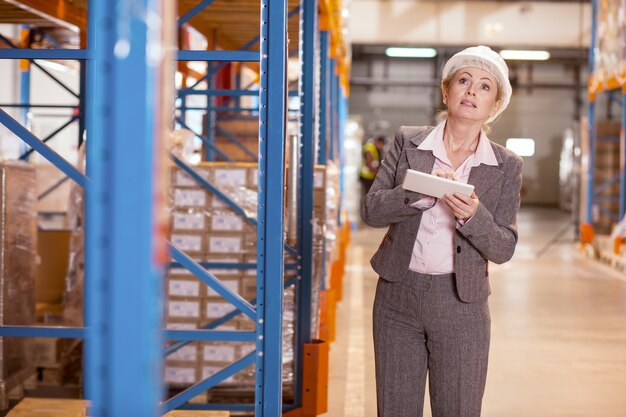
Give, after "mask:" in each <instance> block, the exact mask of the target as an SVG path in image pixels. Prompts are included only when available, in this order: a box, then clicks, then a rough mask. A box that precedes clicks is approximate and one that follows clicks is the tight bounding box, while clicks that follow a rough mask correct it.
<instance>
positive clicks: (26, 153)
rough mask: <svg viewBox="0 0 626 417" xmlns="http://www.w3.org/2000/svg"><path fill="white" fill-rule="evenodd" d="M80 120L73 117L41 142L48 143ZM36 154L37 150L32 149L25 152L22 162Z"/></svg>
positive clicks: (21, 157)
mask: <svg viewBox="0 0 626 417" xmlns="http://www.w3.org/2000/svg"><path fill="white" fill-rule="evenodd" d="M76 119H78V116H73V117H72V118H70V120H68V121H67V122H65V123H63V124H62V125H61V126H59V127H58V128H57V129H55V130H54V131H53V132H52V133H50V134H49V135H48V136H46V137H45V138H43V139H42V140H41V141H42V142H43V143H46V142H48V141H49V140H50V139H52V138H53V137H55V136H56V135H57V134H59V133H60V132H61V131H62V130H63V129H65V128H66V127H68V126H69V125H71V124H72V123H74V121H75V120H76ZM33 152H35V150H34V149H33V148H30V149H29V150H27V151H26V152H24V153H23V154H22V156H20V159H21V160H26V159H28V156H29V155H30V154H31V153H33Z"/></svg>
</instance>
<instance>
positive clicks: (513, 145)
mask: <svg viewBox="0 0 626 417" xmlns="http://www.w3.org/2000/svg"><path fill="white" fill-rule="evenodd" d="M506 148H507V149H510V150H512V151H513V152H515V153H516V154H518V155H519V156H533V155H534V154H535V139H531V138H508V139H507V140H506Z"/></svg>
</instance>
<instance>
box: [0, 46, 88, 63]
mask: <svg viewBox="0 0 626 417" xmlns="http://www.w3.org/2000/svg"><path fill="white" fill-rule="evenodd" d="M0 59H59V60H85V59H89V53H88V50H87V49H30V48H17V49H0Z"/></svg>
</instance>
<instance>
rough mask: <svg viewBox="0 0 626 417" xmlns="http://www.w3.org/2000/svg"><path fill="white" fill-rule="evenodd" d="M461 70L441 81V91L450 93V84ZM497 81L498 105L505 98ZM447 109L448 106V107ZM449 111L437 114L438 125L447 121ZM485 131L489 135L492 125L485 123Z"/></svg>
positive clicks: (445, 110)
mask: <svg viewBox="0 0 626 417" xmlns="http://www.w3.org/2000/svg"><path fill="white" fill-rule="evenodd" d="M459 69H460V68H457V69H456V70H454V71H452V72H450V74H449V75H448V76H447V77H446V78H445V79H444V80H442V81H441V89H442V90H443V91H445V92H447V91H448V89H449V88H450V83H451V82H452V79H453V78H454V76H455V75H456V73H457V72H458V71H459ZM495 79H496V84H497V85H498V91H497V92H496V103H498V102H500V103H502V97H503V96H504V90H503V89H502V86H501V85H500V81H499V80H498V77H495ZM446 107H447V106H446ZM448 115H449V113H448V109H447V108H446V109H444V110H440V111H438V112H437V115H436V116H435V117H436V119H437V123H441V122H443V121H444V120H446V119H447V118H448ZM483 130H484V131H485V133H487V134H488V133H489V132H491V125H490V124H489V123H486V122H485V123H483Z"/></svg>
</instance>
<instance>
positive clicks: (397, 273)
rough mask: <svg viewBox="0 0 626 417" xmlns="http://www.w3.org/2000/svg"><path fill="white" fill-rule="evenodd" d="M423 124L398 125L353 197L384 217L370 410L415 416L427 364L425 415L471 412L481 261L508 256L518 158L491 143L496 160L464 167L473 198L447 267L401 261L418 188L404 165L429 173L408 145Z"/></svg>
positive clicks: (483, 321) (469, 415) (480, 318)
mask: <svg viewBox="0 0 626 417" xmlns="http://www.w3.org/2000/svg"><path fill="white" fill-rule="evenodd" d="M432 129H433V127H406V126H405V127H402V128H400V129H399V130H398V132H397V133H396V137H395V143H394V144H393V147H392V149H391V150H390V152H389V154H388V155H387V156H386V158H385V160H384V161H383V162H382V164H381V167H380V170H379V172H378V175H377V176H376V180H375V181H374V184H373V185H372V188H371V189H370V191H369V193H368V194H367V195H366V196H365V198H364V199H363V202H362V205H361V217H362V218H363V220H364V221H365V222H366V223H367V224H368V225H370V226H373V227H389V230H388V231H387V233H386V234H385V237H384V238H383V240H382V242H381V244H380V246H379V248H378V250H377V251H376V253H375V254H374V256H373V257H372V259H371V264H372V267H373V268H374V270H375V271H376V272H377V273H378V274H379V275H380V278H381V279H380V280H379V283H378V288H377V293H376V300H375V304H374V347H375V353H376V383H377V397H378V412H379V416H381V417H403V416H407V417H408V416H411V417H415V416H421V415H422V407H423V396H424V389H425V388H424V385H425V379H426V372H427V370H428V371H429V373H430V377H429V379H430V394H431V407H432V410H433V416H434V417H461V416H462V417H478V416H479V415H480V408H481V402H482V395H483V392H484V386H485V381H486V374H487V361H488V352H489V337H490V336H489V335H490V317H489V309H488V305H487V298H488V296H489V294H490V288H489V280H488V267H487V262H488V261H492V262H495V263H503V262H506V261H508V260H509V259H511V257H512V256H513V252H514V251H515V245H516V243H517V230H516V214H517V210H518V209H519V204H520V188H521V181H522V180H521V170H522V159H521V158H520V157H519V156H517V155H515V154H513V153H512V152H511V151H509V150H507V149H505V148H503V147H502V146H500V145H498V144H495V143H491V146H492V149H493V151H494V154H495V156H496V159H497V162H498V166H489V165H484V164H481V165H480V166H478V167H474V168H472V170H471V172H470V176H469V181H468V182H469V183H470V184H473V185H474V186H475V192H476V194H477V196H478V198H479V200H480V205H479V207H478V209H477V211H476V213H475V214H474V216H473V217H472V218H471V219H470V220H469V221H467V222H466V223H465V225H463V226H461V227H458V228H457V229H456V233H455V237H454V248H455V261H454V265H455V273H454V274H450V275H439V276H438V275H424V274H418V273H416V272H414V271H410V270H409V264H410V261H411V255H412V252H413V245H414V243H415V239H416V237H417V232H418V229H419V227H420V221H421V218H422V213H423V211H421V210H418V209H416V208H414V207H411V206H410V205H411V204H412V203H414V202H416V201H417V200H419V199H420V198H422V196H421V195H420V194H418V193H415V192H411V191H406V190H404V189H403V188H402V185H401V184H402V181H403V179H404V174H405V172H406V170H407V169H408V168H411V169H414V170H418V171H422V172H427V173H431V172H432V169H433V166H434V163H435V157H434V156H433V154H432V152H431V151H423V150H420V149H417V147H418V146H419V144H420V143H421V142H422V141H423V140H424V139H425V138H426V137H427V136H428V134H429V133H430V132H431V131H432Z"/></svg>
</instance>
